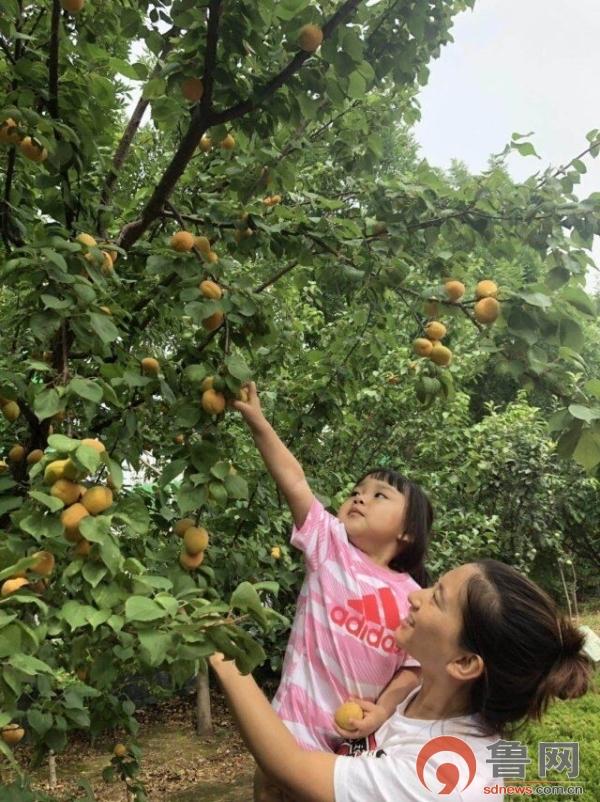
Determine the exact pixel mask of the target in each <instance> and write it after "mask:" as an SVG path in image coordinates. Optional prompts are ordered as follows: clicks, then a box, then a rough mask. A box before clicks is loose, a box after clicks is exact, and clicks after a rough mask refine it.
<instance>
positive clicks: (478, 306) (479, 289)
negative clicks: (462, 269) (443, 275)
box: [444, 278, 500, 325]
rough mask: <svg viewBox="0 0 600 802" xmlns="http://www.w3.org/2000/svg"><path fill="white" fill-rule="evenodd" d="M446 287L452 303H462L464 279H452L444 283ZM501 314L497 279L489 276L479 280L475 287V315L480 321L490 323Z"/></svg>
mask: <svg viewBox="0 0 600 802" xmlns="http://www.w3.org/2000/svg"><path fill="white" fill-rule="evenodd" d="M444 289H445V291H446V295H447V296H448V299H449V300H450V301H452V303H460V301H462V299H463V297H464V294H465V285H464V284H463V283H462V281H457V280H456V279H450V280H449V281H446V283H445V284H444ZM499 314H500V302H499V301H498V285H497V284H496V282H495V281H492V280H491V279H487V278H486V279H483V280H482V281H479V282H478V283H477V285H476V287H475V306H474V307H473V317H474V318H475V320H476V321H477V322H478V323H484V324H486V325H489V324H491V323H493V322H494V321H495V320H496V319H497V318H498V315H499Z"/></svg>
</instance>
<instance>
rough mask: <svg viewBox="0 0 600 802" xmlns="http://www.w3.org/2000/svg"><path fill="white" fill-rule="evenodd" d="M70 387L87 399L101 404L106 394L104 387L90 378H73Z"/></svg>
mask: <svg viewBox="0 0 600 802" xmlns="http://www.w3.org/2000/svg"><path fill="white" fill-rule="evenodd" d="M68 389H69V390H71V391H72V392H74V393H76V394H77V395H78V396H80V397H81V398H85V399H86V400H87V401H93V402H94V403H95V404H99V403H100V401H102V396H103V395H104V393H103V390H102V388H101V387H99V386H98V385H97V384H96V382H93V381H91V380H90V379H80V378H75V379H71V381H70V382H69V384H68Z"/></svg>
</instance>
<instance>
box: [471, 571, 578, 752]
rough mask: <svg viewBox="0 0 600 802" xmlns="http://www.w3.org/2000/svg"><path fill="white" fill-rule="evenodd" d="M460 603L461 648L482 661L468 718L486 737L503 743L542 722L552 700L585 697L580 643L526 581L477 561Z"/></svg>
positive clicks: (551, 605)
mask: <svg viewBox="0 0 600 802" xmlns="http://www.w3.org/2000/svg"><path fill="white" fill-rule="evenodd" d="M475 565H476V566H477V568H478V569H479V573H477V574H475V575H473V576H472V577H471V578H470V579H469V581H468V583H467V588H466V593H465V597H464V601H463V611H462V612H463V629H462V633H461V637H460V638H459V644H460V646H461V648H463V649H467V650H468V651H471V652H475V653H476V654H478V655H480V656H481V657H482V658H483V661H484V664H485V667H484V671H483V673H482V675H481V676H480V677H479V678H478V679H477V680H476V681H475V683H474V684H473V686H472V689H471V712H473V713H478V714H479V716H480V718H481V723H482V725H483V728H484V730H485V731H486V732H488V733H490V734H492V733H498V734H500V736H502V737H503V736H506V735H510V734H512V733H514V732H515V731H516V730H517V729H518V727H519V725H521V724H523V723H524V722H525V721H526V720H527V719H536V720H539V719H540V718H541V716H542V714H543V713H544V712H545V710H546V708H547V707H548V704H549V702H550V700H551V699H553V698H554V697H557V698H559V699H573V698H575V697H577V696H582V695H583V694H584V693H585V692H586V691H587V689H588V685H589V682H590V676H591V663H590V661H589V660H588V658H587V657H586V655H585V654H584V653H583V652H582V651H581V649H582V646H583V642H584V637H583V635H582V633H581V632H579V631H578V630H577V628H576V627H574V626H573V624H572V623H571V621H570V620H569V619H568V618H565V617H564V616H562V615H561V614H560V613H559V612H558V610H557V607H556V604H555V603H554V601H553V600H552V599H551V598H550V597H549V596H548V595H547V594H546V593H544V591H543V590H541V588H539V587H538V586H537V585H535V584H534V583H533V582H532V581H531V580H529V579H527V577H525V576H523V575H522V574H520V573H519V572H518V571H516V570H515V569H514V568H511V567H510V566H508V565H505V564H504V563H501V562H498V561H497V560H479V561H477V562H476V563H475Z"/></svg>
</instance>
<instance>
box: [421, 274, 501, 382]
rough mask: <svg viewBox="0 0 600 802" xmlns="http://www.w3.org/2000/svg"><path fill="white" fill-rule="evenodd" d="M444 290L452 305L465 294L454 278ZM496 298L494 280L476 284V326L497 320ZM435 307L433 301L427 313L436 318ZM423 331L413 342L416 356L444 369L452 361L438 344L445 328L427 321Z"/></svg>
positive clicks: (496, 291) (444, 347)
mask: <svg viewBox="0 0 600 802" xmlns="http://www.w3.org/2000/svg"><path fill="white" fill-rule="evenodd" d="M444 290H445V292H446V295H447V297H448V300H449V301H450V302H451V303H453V304H459V303H460V302H461V301H462V299H463V298H464V295H465V285H464V284H463V283H462V281H458V280H457V279H449V280H448V281H446V282H445V284H444ZM497 296H498V285H497V284H496V283H495V282H494V281H491V280H490V279H483V280H482V281H479V282H478V283H477V285H476V287H475V305H474V307H473V317H474V318H475V320H476V321H477V322H478V323H483V324H485V325H491V324H492V323H494V321H495V320H497V318H498V316H499V314H500V302H499V301H498V298H497ZM437 306H438V305H437V303H436V301H435V300H432V301H431V302H430V303H429V305H428V311H430V312H431V313H432V315H435V313H436V312H437ZM424 328H425V337H417V339H416V340H415V341H414V342H413V350H414V352H415V354H417V356H422V357H428V358H429V359H431V361H432V362H435V364H436V365H440V366H441V367H446V366H447V365H449V364H450V362H451V361H452V351H451V350H450V349H449V348H447V347H446V346H444V345H442V343H441V340H443V339H444V337H445V336H446V333H447V332H446V327H445V326H444V324H443V323H440V322H439V321H438V320H430V321H429V322H428V323H426V324H425V327H424Z"/></svg>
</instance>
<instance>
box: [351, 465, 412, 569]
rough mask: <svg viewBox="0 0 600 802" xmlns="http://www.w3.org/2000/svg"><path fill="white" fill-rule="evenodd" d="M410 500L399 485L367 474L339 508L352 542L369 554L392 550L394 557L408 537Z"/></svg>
mask: <svg viewBox="0 0 600 802" xmlns="http://www.w3.org/2000/svg"><path fill="white" fill-rule="evenodd" d="M406 507H407V499H406V497H405V496H404V495H403V494H402V493H401V492H400V491H399V490H396V488H395V487H392V485H390V484H388V483H387V482H385V481H383V480H382V479H375V478H374V477H372V476H367V477H366V478H365V479H363V480H362V482H360V484H358V485H356V486H355V488H354V490H353V491H352V492H351V493H350V496H349V497H348V498H347V499H346V501H344V503H343V504H342V506H341V507H340V509H339V510H338V515H337V517H338V519H339V520H340V521H341V522H342V523H343V524H344V526H345V527H346V532H347V533H348V539H349V540H350V542H351V543H352V544H353V545H354V546H356V547H357V548H359V549H360V550H361V551H363V552H365V553H366V554H378V553H380V552H381V551H382V549H383V550H385V549H389V550H390V553H391V556H390V559H392V558H393V557H394V556H395V555H396V554H397V553H398V552H399V551H401V544H402V540H403V537H404V520H405V518H406Z"/></svg>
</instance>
